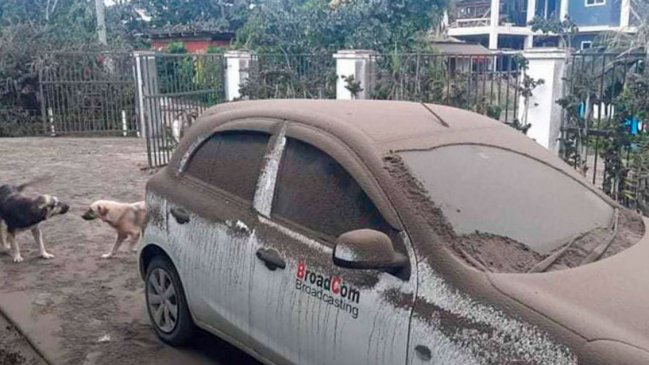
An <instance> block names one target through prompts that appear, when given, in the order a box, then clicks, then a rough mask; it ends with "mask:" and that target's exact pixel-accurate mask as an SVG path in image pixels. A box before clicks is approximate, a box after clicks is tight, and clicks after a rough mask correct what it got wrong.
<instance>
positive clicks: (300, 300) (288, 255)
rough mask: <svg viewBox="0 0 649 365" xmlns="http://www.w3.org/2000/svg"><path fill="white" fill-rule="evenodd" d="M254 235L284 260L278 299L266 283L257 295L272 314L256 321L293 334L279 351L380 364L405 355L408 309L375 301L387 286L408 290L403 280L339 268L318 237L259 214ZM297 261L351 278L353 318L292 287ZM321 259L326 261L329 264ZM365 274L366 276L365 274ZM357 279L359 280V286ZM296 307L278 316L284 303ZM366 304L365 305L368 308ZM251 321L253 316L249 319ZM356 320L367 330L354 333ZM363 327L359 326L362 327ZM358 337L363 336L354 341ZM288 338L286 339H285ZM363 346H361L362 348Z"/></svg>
mask: <svg viewBox="0 0 649 365" xmlns="http://www.w3.org/2000/svg"><path fill="white" fill-rule="evenodd" d="M260 225H267V226H268V227H266V228H263V229H260V230H259V232H262V231H263V233H260V236H259V237H258V239H259V240H260V241H262V242H263V245H264V247H267V248H272V249H276V250H277V251H279V252H280V255H281V256H282V257H283V258H284V259H285V260H286V264H287V269H286V270H289V271H290V272H289V273H287V274H289V275H286V277H288V278H291V279H292V280H282V282H281V287H280V289H279V291H280V292H281V293H283V295H281V296H280V298H279V300H277V289H276V288H277V287H273V288H268V289H267V290H268V292H267V294H264V295H263V296H261V297H260V298H261V299H264V298H267V299H266V300H262V301H263V302H264V303H268V304H265V305H268V308H267V310H266V312H267V313H273V316H270V317H272V318H271V319H267V318H259V320H260V321H267V320H268V321H275V322H277V323H281V324H282V326H283V328H286V330H287V331H289V332H288V333H293V332H295V333H297V334H298V335H297V338H296V340H295V341H297V343H295V344H294V345H291V346H290V347H291V348H290V349H285V350H284V353H286V352H290V351H296V350H297V349H303V350H304V353H302V354H300V358H299V362H298V363H304V364H307V363H314V362H313V361H314V359H313V358H309V357H307V355H306V354H307V353H308V354H315V353H317V354H321V356H319V357H318V358H317V361H316V362H315V363H335V364H343V363H344V364H348V363H349V364H358V365H361V364H367V365H370V364H379V363H396V362H397V360H396V359H403V358H405V355H406V354H405V350H406V339H407V337H408V332H407V331H408V327H407V325H405V324H407V321H408V318H409V312H408V311H407V310H406V309H403V308H391V309H389V310H383V308H386V307H385V306H377V305H376V303H380V302H381V294H380V293H381V292H384V291H386V290H388V289H390V288H392V289H394V290H399V291H410V292H412V289H408V288H407V286H408V285H407V283H404V282H403V281H402V280H401V279H398V278H396V277H394V276H391V275H389V274H386V273H377V272H374V271H365V272H364V274H361V273H360V272H359V270H344V269H339V268H336V267H335V266H334V265H333V264H332V249H331V248H330V247H328V246H326V245H324V244H322V243H320V242H318V241H315V240H312V239H309V238H308V237H306V236H304V235H302V234H300V233H298V232H295V231H293V230H291V229H288V228H286V227H284V226H282V225H279V224H277V223H274V222H271V221H269V220H267V219H264V218H260ZM299 262H307V263H309V267H310V268H312V269H313V270H315V271H318V272H319V273H322V274H326V275H331V276H338V277H340V278H342V280H344V281H345V282H348V283H352V285H354V286H356V287H357V288H358V289H359V291H360V301H359V302H360V303H358V304H355V306H358V308H359V311H358V318H357V319H354V318H352V316H351V315H350V313H349V312H346V311H345V310H344V309H341V308H337V307H335V306H332V305H330V304H327V303H326V302H324V301H322V300H319V299H317V298H314V297H313V296H312V295H307V294H305V293H304V292H301V291H299V290H296V288H295V277H296V274H297V272H296V270H297V266H298V265H299ZM326 263H329V264H328V265H327V264H326ZM368 276H369V279H368ZM359 284H361V285H359ZM287 306H288V308H295V309H294V311H295V312H293V315H292V316H291V317H290V318H286V317H284V316H282V315H281V314H282V313H286V308H287ZM368 309H369V310H368ZM253 320H257V319H256V318H253ZM359 323H371V324H373V326H372V328H371V331H370V332H368V333H367V335H365V332H364V331H362V333H363V334H361V333H359V332H358V326H359ZM362 327H365V326H364V325H363V326H361V328H362ZM359 336H361V338H364V339H365V340H364V341H363V342H358V340H359ZM288 340H289V339H288V338H287V341H288ZM350 343H359V345H358V350H357V351H353V352H350V351H349V344H350ZM362 349H365V351H362Z"/></svg>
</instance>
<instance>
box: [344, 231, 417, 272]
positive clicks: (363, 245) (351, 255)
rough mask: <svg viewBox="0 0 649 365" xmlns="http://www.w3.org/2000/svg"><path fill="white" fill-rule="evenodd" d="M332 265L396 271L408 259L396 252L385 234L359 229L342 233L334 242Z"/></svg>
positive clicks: (405, 263)
mask: <svg viewBox="0 0 649 365" xmlns="http://www.w3.org/2000/svg"><path fill="white" fill-rule="evenodd" d="M333 260H334V264H335V265H337V266H340V267H344V268H348V269H368V270H382V271H398V270H399V269H401V268H403V267H404V266H406V265H407V264H408V258H407V257H406V256H405V255H403V254H400V253H398V252H396V251H395V250H394V247H393V245H392V240H391V239H390V237H388V236H387V235H386V234H385V233H382V232H379V231H375V230H371V229H359V230H356V231H350V232H347V233H343V234H342V235H340V237H338V239H337V240H336V246H335V247H334V253H333Z"/></svg>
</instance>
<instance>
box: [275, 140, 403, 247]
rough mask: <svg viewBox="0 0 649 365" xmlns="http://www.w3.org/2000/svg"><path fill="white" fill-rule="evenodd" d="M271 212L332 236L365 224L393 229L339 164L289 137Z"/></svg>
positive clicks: (322, 153)
mask: <svg viewBox="0 0 649 365" xmlns="http://www.w3.org/2000/svg"><path fill="white" fill-rule="evenodd" d="M271 214H272V215H273V216H275V217H280V218H282V219H285V220H288V221H291V222H294V223H296V224H298V225H300V226H303V227H306V228H308V229H310V230H312V231H314V232H316V233H320V234H323V235H325V236H331V237H338V236H339V235H341V234H343V233H345V232H348V231H352V230H356V229H364V228H369V229H374V230H377V231H381V232H384V233H386V234H388V235H391V234H392V233H393V229H392V227H390V226H389V225H388V223H387V222H386V221H385V220H384V218H383V216H382V215H381V213H380V212H379V211H378V209H377V208H376V207H375V205H374V203H372V201H371V200H370V199H369V197H368V196H367V195H366V194H365V192H364V191H363V190H362V189H361V187H360V186H359V184H358V183H357V182H356V181H355V180H354V178H353V177H352V176H351V175H350V174H349V173H348V172H347V171H346V170H345V169H344V168H343V166H342V165H340V164H339V163H338V162H336V160H334V159H333V158H331V157H330V156H329V155H327V154H325V153H324V152H322V151H321V150H319V149H317V148H316V147H314V146H312V145H309V144H307V143H304V142H301V141H298V140H295V139H291V138H289V139H288V140H287V144H286V150H285V153H284V156H283V158H282V161H281V165H280V170H279V175H278V180H277V184H276V190H275V196H274V198H273V208H272V212H271Z"/></svg>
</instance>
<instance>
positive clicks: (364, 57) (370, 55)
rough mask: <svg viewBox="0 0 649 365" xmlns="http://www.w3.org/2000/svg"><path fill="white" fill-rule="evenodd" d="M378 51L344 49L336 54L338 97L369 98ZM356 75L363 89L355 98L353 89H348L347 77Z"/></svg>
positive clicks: (343, 98) (355, 77) (342, 98)
mask: <svg viewBox="0 0 649 365" xmlns="http://www.w3.org/2000/svg"><path fill="white" fill-rule="evenodd" d="M376 55H377V54H376V52H374V51H370V50H342V51H338V53H336V54H334V58H335V59H336V75H338V80H337V82H336V99H338V100H352V99H368V98H369V96H370V93H371V91H372V78H373V73H374V64H375V62H376ZM349 76H354V81H356V82H358V81H360V83H361V84H360V86H361V88H362V89H363V90H362V91H360V92H359V93H358V95H357V96H356V97H355V98H354V96H353V95H352V93H351V91H349V90H347V88H346V87H345V86H347V82H346V81H345V80H344V78H345V77H349Z"/></svg>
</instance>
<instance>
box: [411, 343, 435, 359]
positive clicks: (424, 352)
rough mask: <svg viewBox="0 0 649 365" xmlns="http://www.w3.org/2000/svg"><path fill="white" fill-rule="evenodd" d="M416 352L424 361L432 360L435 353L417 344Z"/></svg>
mask: <svg viewBox="0 0 649 365" xmlns="http://www.w3.org/2000/svg"><path fill="white" fill-rule="evenodd" d="M415 353H416V354H417V357H418V358H419V359H420V360H422V361H430V360H431V359H432V358H433V354H432V353H431V352H430V349H429V348H428V347H426V346H423V345H417V346H415Z"/></svg>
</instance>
